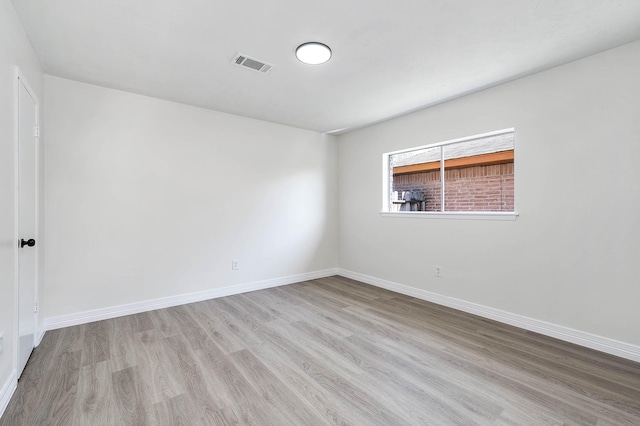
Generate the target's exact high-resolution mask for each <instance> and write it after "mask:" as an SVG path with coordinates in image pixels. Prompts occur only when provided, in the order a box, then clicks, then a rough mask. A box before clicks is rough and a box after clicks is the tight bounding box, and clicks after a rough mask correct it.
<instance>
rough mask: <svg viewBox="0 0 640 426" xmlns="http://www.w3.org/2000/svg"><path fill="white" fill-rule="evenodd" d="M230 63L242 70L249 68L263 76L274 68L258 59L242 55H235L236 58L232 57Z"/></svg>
mask: <svg viewBox="0 0 640 426" xmlns="http://www.w3.org/2000/svg"><path fill="white" fill-rule="evenodd" d="M231 62H233V63H234V64H236V65H238V66H241V67H243V68H249V69H251V70H254V71H258V72H261V73H263V74H266V73H268V72H269V71H270V70H271V68H273V67H274V65H271V64H268V63H266V62H264V61H261V60H260V59H256V58H252V57H250V56H248V55H245V54H244V53H236V56H234V57H233V60H232V61H231Z"/></svg>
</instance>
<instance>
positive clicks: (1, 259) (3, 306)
mask: <svg viewBox="0 0 640 426" xmlns="http://www.w3.org/2000/svg"><path fill="white" fill-rule="evenodd" d="M16 66H18V67H19V68H20V70H21V71H22V73H23V74H24V75H25V76H26V78H27V80H28V81H29V84H30V85H31V87H32V88H33V90H34V91H35V92H36V94H37V95H38V97H39V98H40V99H42V93H43V91H42V69H41V68H40V63H39V62H38V59H37V58H36V56H35V54H34V53H33V50H32V48H31V45H30V44H29V41H28V40H27V37H26V35H25V34H24V30H23V29H22V26H21V25H20V22H19V21H18V18H17V16H16V13H15V10H14V9H13V5H12V4H11V2H10V1H9V0H0V332H1V333H4V351H3V354H2V355H0V389H2V388H3V386H4V385H5V383H6V382H7V380H8V379H9V377H10V375H11V373H12V371H13V370H14V362H15V354H16V331H17V330H16V324H15V315H16V305H15V302H16V273H17V271H16V268H15V262H16V257H15V256H16V249H15V248H16V244H17V243H16V240H15V232H16V229H15V209H16V205H15V188H16V187H15V173H16V168H15V167H16V164H15V159H16V157H15V155H16V152H15V133H14V130H15V115H14V114H15V87H16V86H15V82H16V76H15V67H16ZM36 247H38V246H36Z"/></svg>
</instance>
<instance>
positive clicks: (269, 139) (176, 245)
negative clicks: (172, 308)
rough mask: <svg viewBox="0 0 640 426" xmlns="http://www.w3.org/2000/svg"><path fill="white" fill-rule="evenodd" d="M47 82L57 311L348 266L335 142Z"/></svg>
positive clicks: (50, 237)
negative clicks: (340, 256) (340, 248)
mask: <svg viewBox="0 0 640 426" xmlns="http://www.w3.org/2000/svg"><path fill="white" fill-rule="evenodd" d="M45 90H46V93H47V98H46V103H45V110H46V125H47V131H48V135H47V149H46V163H47V164H46V172H45V173H46V176H45V179H46V182H47V189H46V209H47V216H46V235H47V245H46V249H45V250H46V274H47V288H46V310H47V316H48V317H56V316H64V315H70V314H75V313H78V312H83V311H88V310H95V309H101V308H109V307H113V306H116V305H122V304H128V303H135V302H141V301H146V300H150V299H155V298H160V297H168V296H175V295H180V294H184V293H190V292H196V291H204V290H209V289H215V288H219V287H225V286H231V285H235V284H240V283H248V282H254V281H259V280H265V279H271V278H277V277H285V276H290V275H295V274H301V273H307V272H313V271H320V270H324V269H327V268H335V267H336V265H337V262H338V260H337V195H336V194H337V147H336V144H335V139H334V137H331V136H327V135H321V134H319V133H315V132H309V131H304V130H299V129H295V128H291V127H286V126H282V125H277V124H271V123H267V122H263V121H258V120H252V119H247V118H243V117H238V116H233V115H229V114H223V113H218V112H214V111H209V110H204V109H199V108H195V107H190V106H186V105H182V104H177V103H172V102H167V101H161V100H158V99H153V98H148V97H144V96H139V95H133V94H130V93H125V92H121V91H116V90H111V89H105V88H101V87H97V86H92V85H88V84H83V83H77V82H73V81H70V80H64V79H61V78H57V77H51V76H45ZM232 259H238V260H239V261H240V270H238V271H232V270H231V260H232Z"/></svg>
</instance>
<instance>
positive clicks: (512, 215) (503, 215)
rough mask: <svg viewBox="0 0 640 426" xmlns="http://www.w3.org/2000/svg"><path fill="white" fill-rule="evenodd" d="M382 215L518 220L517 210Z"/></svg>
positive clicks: (389, 214) (386, 214)
mask: <svg viewBox="0 0 640 426" xmlns="http://www.w3.org/2000/svg"><path fill="white" fill-rule="evenodd" d="M380 216H382V217H404V218H407V217H412V218H416V217H417V218H421V219H457V220H459V219H479V220H516V218H517V217H518V216H519V214H518V213H516V212H385V211H381V212H380Z"/></svg>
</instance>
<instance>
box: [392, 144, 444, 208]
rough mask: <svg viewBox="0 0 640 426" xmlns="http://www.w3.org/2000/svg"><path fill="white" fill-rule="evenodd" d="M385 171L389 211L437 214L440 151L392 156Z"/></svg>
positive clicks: (421, 150)
mask: <svg viewBox="0 0 640 426" xmlns="http://www.w3.org/2000/svg"><path fill="white" fill-rule="evenodd" d="M389 167H390V169H391V170H390V173H389V176H390V177H391V178H390V179H389V180H390V181H391V182H390V183H391V185H390V186H391V188H389V190H390V203H389V206H390V211H392V212H398V211H399V212H402V211H429V212H439V211H440V206H441V202H440V201H441V185H440V147H436V148H426V149H418V150H415V151H409V152H403V153H400V154H392V155H390V156H389Z"/></svg>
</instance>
